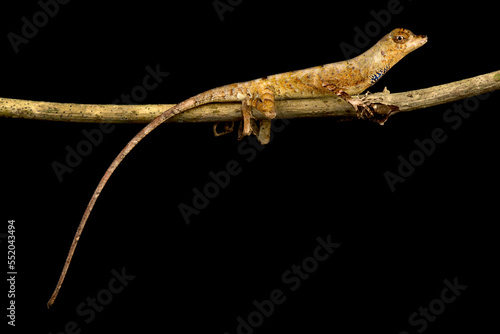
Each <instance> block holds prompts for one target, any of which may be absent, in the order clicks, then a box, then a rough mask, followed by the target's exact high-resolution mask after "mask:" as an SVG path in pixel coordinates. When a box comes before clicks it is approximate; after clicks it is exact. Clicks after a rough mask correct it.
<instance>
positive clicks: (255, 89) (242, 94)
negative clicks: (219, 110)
mask: <svg viewBox="0 0 500 334" xmlns="http://www.w3.org/2000/svg"><path fill="white" fill-rule="evenodd" d="M426 42H427V36H425V35H415V34H414V33H412V32H411V31H410V30H407V29H403V28H397V29H394V30H393V31H391V32H390V33H389V34H387V35H385V36H384V37H383V38H382V39H381V40H380V41H378V42H377V43H376V44H375V45H374V46H372V47H371V48H370V49H368V50H367V51H365V52H364V53H363V54H361V55H359V56H357V57H355V58H352V59H349V60H344V61H339V62H336V63H331V64H326V65H320V66H316V67H311V68H308V69H303V70H297V71H292V72H286V73H281V74H275V75H270V76H267V77H263V78H259V79H256V80H252V81H246V82H240V83H234V84H229V85H225V86H221V87H218V88H214V89H211V90H208V91H206V92H203V93H201V94H198V95H195V96H193V97H191V98H189V99H187V100H185V101H183V102H181V103H179V104H177V105H175V106H173V107H171V108H170V109H168V110H166V111H164V112H163V113H162V114H161V115H159V116H158V117H157V118H155V119H154V120H153V121H151V123H149V124H148V125H146V127H144V128H143V129H142V130H141V131H140V132H139V133H138V134H137V135H136V136H135V137H134V138H133V139H132V140H131V141H130V142H129V143H128V144H127V145H126V146H125V148H124V149H123V150H122V151H121V152H120V153H119V154H118V156H117V157H116V158H115V159H114V160H113V162H112V163H111V165H110V166H109V168H108V169H107V170H106V172H105V174H104V176H103V177H102V179H101V180H100V182H99V184H98V185H97V188H96V189H95V191H94V193H93V195H92V197H91V199H90V201H89V204H88V205H87V208H86V210H85V212H84V214H83V217H82V219H81V221H80V224H79V225H78V228H77V231H76V234H75V237H74V238H73V242H72V244H71V247H70V250H69V253H68V256H67V258H66V261H65V264H64V267H63V270H62V272H61V275H60V277H59V281H58V283H57V286H56V288H55V290H54V292H53V294H52V296H51V298H50V300H49V301H48V303H47V307H48V308H50V307H51V306H52V305H53V303H54V301H55V299H56V297H57V295H58V293H59V290H60V288H61V286H62V283H63V281H64V278H65V277H66V273H67V271H68V268H69V265H70V262H71V259H72V257H73V254H74V251H75V249H76V245H77V243H78V241H79V239H80V236H81V234H82V231H83V228H84V227H85V224H86V222H87V220H88V218H89V215H90V213H91V211H92V208H93V207H94V204H95V203H96V201H97V198H98V197H99V195H100V194H101V192H102V190H103V189H104V186H105V185H106V182H107V181H108V179H109V178H110V176H111V175H112V174H113V172H114V171H115V169H116V168H117V167H118V165H119V164H120V163H121V162H122V161H123V159H124V158H125V157H126V156H127V154H129V153H130V151H131V150H132V149H133V148H134V147H135V146H136V145H137V144H138V143H139V142H140V141H141V140H142V139H143V138H144V137H146V136H147V135H148V134H149V133H150V132H151V131H153V130H154V129H156V128H157V127H158V126H159V125H160V124H162V123H163V122H165V121H166V120H167V119H169V118H172V117H173V116H175V115H177V114H180V113H182V112H185V111H188V110H190V109H192V108H195V107H197V106H200V105H204V104H208V103H216V102H241V112H242V123H241V126H240V129H239V139H241V138H243V137H244V136H248V135H256V136H257V139H258V140H259V142H260V143H261V144H267V143H268V142H269V137H270V131H271V120H272V119H273V118H275V116H276V108H275V101H276V100H286V99H301V98H302V99H303V98H312V97H322V96H329V95H332V94H333V95H337V96H340V97H341V98H342V99H344V100H345V101H347V102H349V103H350V104H351V105H352V106H353V107H354V109H355V110H356V112H357V114H358V117H359V118H368V119H369V118H370V117H373V113H372V110H370V107H369V106H367V105H364V103H363V102H362V101H361V102H360V101H359V100H354V99H352V98H351V96H352V95H356V94H360V93H362V92H364V91H365V90H366V89H367V88H369V87H371V86H372V85H374V84H375V83H376V82H377V81H378V80H379V79H380V78H381V77H382V76H383V75H384V74H385V73H386V72H387V71H388V70H389V69H391V68H392V67H393V66H394V65H395V64H396V63H397V62H399V61H400V60H401V59H402V58H403V57H405V56H406V55H407V54H409V53H410V52H412V51H414V50H416V49H418V48H419V47H421V46H422V45H424V44H425V43H426ZM253 108H255V109H256V110H257V111H258V112H260V113H261V114H263V116H264V118H263V119H262V120H260V121H259V125H257V124H256V122H255V119H256V117H255V115H254V114H253ZM261 118H262V117H261ZM214 132H215V133H216V134H217V132H216V131H215V128H214Z"/></svg>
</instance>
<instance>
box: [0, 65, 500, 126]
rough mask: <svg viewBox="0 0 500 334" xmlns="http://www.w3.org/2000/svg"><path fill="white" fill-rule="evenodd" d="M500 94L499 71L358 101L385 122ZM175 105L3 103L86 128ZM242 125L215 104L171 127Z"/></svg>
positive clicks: (297, 107)
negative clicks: (409, 113) (407, 113)
mask: <svg viewBox="0 0 500 334" xmlns="http://www.w3.org/2000/svg"><path fill="white" fill-rule="evenodd" d="M498 89H500V71H495V72H491V73H488V74H483V75H480V76H477V77H473V78H469V79H465V80H460V81H456V82H452V83H448V84H444V85H440V86H434V87H430V88H425V89H419V90H413V91H409V92H404V93H396V94H390V93H388V92H387V91H384V92H382V93H375V94H368V95H361V96H357V97H355V99H359V100H362V101H364V102H365V103H367V104H369V105H371V106H372V107H374V108H373V109H374V110H375V111H376V112H377V113H378V114H379V115H382V116H387V117H389V116H390V115H393V114H395V113H397V112H402V111H411V110H417V109H423V108H428V107H432V106H435V105H439V104H444V103H448V102H453V101H457V100H462V99H465V98H467V97H471V96H475V95H480V94H484V93H487V92H491V91H494V90H498ZM172 106H173V105H172V104H147V105H111V104H75V103H55V102H38V101H29V100H18V99H8V98H0V117H9V118H25V119H36V120H50V121H63V122H86V123H149V122H151V121H152V120H153V119H154V118H155V117H156V116H158V115H160V114H161V113H163V112H164V111H165V110H167V109H169V108H170V107H172ZM276 109H277V118H304V117H332V116H333V117H342V118H356V117H357V114H356V112H355V110H354V108H353V107H352V106H351V105H350V104H349V103H347V102H345V101H344V100H342V99H340V98H339V97H337V96H330V97H323V98H315V99H300V100H282V101H276ZM240 119H241V105H240V104H239V103H211V104H207V105H203V106H200V107H197V108H194V109H192V110H189V111H186V112H184V113H181V114H180V115H177V116H175V117H174V118H172V119H170V120H169V122H224V121H236V120H240Z"/></svg>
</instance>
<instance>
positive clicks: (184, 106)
mask: <svg viewBox="0 0 500 334" xmlns="http://www.w3.org/2000/svg"><path fill="white" fill-rule="evenodd" d="M204 96H205V95H203V94H200V95H198V96H195V97H192V98H190V99H188V100H185V101H184V102H181V103H179V104H177V105H175V106H174V107H172V108H170V109H168V110H167V111H165V112H164V113H162V114H161V115H160V116H158V117H157V118H155V119H154V120H153V121H152V122H151V123H149V124H148V125H147V126H146V127H145V128H144V129H142V130H141V132H139V133H138V134H137V135H136V136H135V137H134V138H133V139H132V140H131V141H130V142H129V143H128V144H127V146H125V148H124V149H123V150H122V151H121V152H120V154H118V156H117V157H116V158H115V160H113V162H112V163H111V165H110V166H109V167H108V170H107V171H106V173H105V174H104V176H103V177H102V179H101V181H100V182H99V184H98V185H97V188H96V190H95V191H94V194H93V195H92V198H91V199H90V202H89V204H88V205H87V209H86V210H85V213H84V214H83V217H82V220H81V221H80V225H78V229H77V230H76V234H75V237H74V238H73V243H72V244H71V247H70V249H69V253H68V257H67V258H66V262H65V263H64V267H63V270H62V272H61V276H60V277H59V281H58V282H57V286H56V288H55V290H54V292H53V293H52V297H50V300H49V301H48V303H47V308H50V307H51V306H52V304H54V301H55V300H56V298H57V294H58V293H59V290H60V289H61V285H62V284H63V282H64V278H65V277H66V273H67V272H68V268H69V264H70V263H71V258H72V257H73V253H74V252H75V248H76V245H77V243H78V240H79V239H80V235H81V234H82V231H83V228H84V227H85V223H86V222H87V219H88V218H89V215H90V213H91V212H92V208H93V207H94V204H95V202H96V201H97V198H98V197H99V195H100V193H101V191H102V189H103V188H104V186H105V185H106V182H108V179H109V178H110V176H111V174H113V172H114V171H115V169H116V168H117V167H118V165H120V163H121V162H122V161H123V159H124V158H125V157H126V156H127V154H129V153H130V151H132V149H133V148H134V147H135V146H136V145H137V144H138V143H139V142H140V141H141V140H142V139H143V138H144V137H146V135H148V134H149V133H150V132H151V131H153V130H154V129H156V128H157V127H158V126H159V125H160V124H162V123H163V122H165V121H166V120H167V119H169V118H171V117H173V116H175V115H177V114H180V113H181V112H183V111H186V110H189V109H191V108H194V107H196V106H199V105H201V104H205V103H207V102H208V101H207V98H203V97H204Z"/></svg>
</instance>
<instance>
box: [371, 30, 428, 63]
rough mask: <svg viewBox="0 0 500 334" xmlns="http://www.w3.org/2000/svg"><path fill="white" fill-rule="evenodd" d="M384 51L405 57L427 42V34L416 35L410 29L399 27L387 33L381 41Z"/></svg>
mask: <svg viewBox="0 0 500 334" xmlns="http://www.w3.org/2000/svg"><path fill="white" fill-rule="evenodd" d="M380 43H381V44H382V50H383V51H382V52H385V53H387V54H393V55H395V56H396V58H403V57H404V56H406V55H407V54H408V53H410V52H412V51H414V50H416V49H418V48H419V47H421V46H422V45H424V44H425V43H427V36H425V35H415V34H414V33H412V32H411V31H410V30H408V29H403V28H397V29H394V30H393V31H391V32H390V33H389V34H387V35H385V36H384V38H382V40H381V41H380Z"/></svg>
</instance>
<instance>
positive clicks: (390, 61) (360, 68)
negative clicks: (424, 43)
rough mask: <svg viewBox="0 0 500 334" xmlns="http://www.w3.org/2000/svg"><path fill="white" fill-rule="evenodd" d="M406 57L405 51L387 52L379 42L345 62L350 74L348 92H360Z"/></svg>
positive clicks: (345, 67) (344, 64)
mask: <svg viewBox="0 0 500 334" xmlns="http://www.w3.org/2000/svg"><path fill="white" fill-rule="evenodd" d="M403 57H404V53H393V52H387V51H386V50H384V48H383V47H381V46H380V45H378V44H375V45H374V46H373V47H372V48H370V49H368V50H367V51H366V52H364V53H363V54H361V55H359V56H357V57H355V58H353V59H350V60H346V61H344V62H343V64H342V65H343V66H344V70H345V71H346V73H349V74H350V79H351V80H350V85H348V87H349V88H348V89H346V92H347V93H348V94H350V95H353V94H360V93H362V92H363V91H365V90H366V89H368V88H369V87H371V86H372V85H374V84H375V83H376V82H377V81H378V80H380V78H381V77H382V76H383V75H384V74H385V73H387V71H389V70H390V69H391V68H392V67H393V66H394V65H395V64H396V63H397V62H399V61H400V60H401V59H402V58H403Z"/></svg>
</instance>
